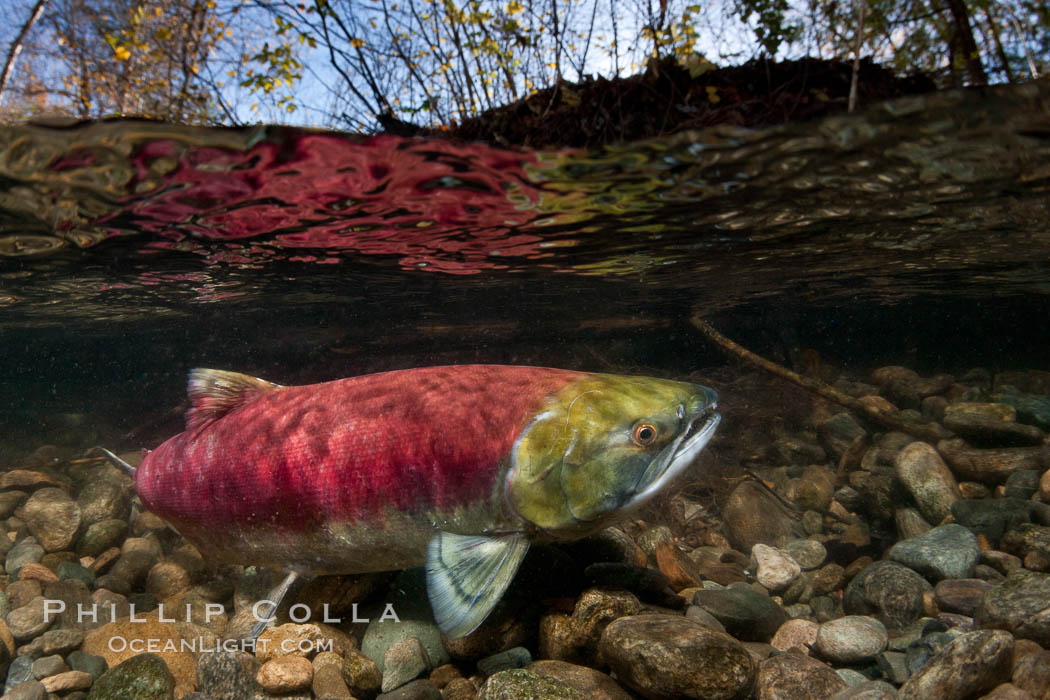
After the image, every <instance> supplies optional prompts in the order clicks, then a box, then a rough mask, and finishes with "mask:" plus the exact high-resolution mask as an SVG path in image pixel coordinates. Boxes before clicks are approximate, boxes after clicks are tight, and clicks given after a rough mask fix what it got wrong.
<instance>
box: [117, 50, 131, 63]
mask: <svg viewBox="0 0 1050 700" xmlns="http://www.w3.org/2000/svg"><path fill="white" fill-rule="evenodd" d="M113 55H114V56H116V57H117V60H118V61H126V60H128V59H129V58H131V52H130V51H128V50H127V48H125V47H123V46H118V47H116V48H114V49H113Z"/></svg>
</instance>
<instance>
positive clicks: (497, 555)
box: [426, 531, 529, 639]
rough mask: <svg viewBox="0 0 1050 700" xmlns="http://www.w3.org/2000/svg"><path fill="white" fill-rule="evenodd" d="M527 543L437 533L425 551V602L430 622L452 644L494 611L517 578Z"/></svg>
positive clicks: (517, 538) (504, 537)
mask: <svg viewBox="0 0 1050 700" xmlns="http://www.w3.org/2000/svg"><path fill="white" fill-rule="evenodd" d="M528 551H529V542H528V540H527V539H525V537H524V536H523V535H520V534H510V535H501V536H495V537H485V536H480V535H455V534H452V533H449V532H443V531H442V532H439V533H438V534H437V535H436V536H435V537H434V539H432V540H430V544H429V545H428V546H427V565H426V568H427V597H428V598H430V606H431V607H432V608H433V610H434V621H435V622H436V623H437V625H438V627H439V628H440V629H441V631H442V632H443V633H444V634H445V635H446V636H448V637H450V638H452V639H458V638H460V637H465V636H467V635H468V634H470V633H471V632H473V631H474V630H475V629H476V628H477V626H478V625H480V624H481V623H482V622H483V621H484V620H485V618H486V617H488V614H489V613H490V612H492V608H494V607H495V606H496V603H498V602H499V600H500V598H501V597H503V593H504V592H505V591H506V590H507V586H509V585H510V582H511V580H513V578H514V574H515V573H517V571H518V567H519V566H520V565H521V561H522V559H524V558H525V553H526V552H528Z"/></svg>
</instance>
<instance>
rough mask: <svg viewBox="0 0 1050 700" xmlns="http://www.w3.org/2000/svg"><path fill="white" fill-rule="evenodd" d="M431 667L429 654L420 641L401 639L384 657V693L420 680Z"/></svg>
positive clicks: (409, 638)
mask: <svg viewBox="0 0 1050 700" xmlns="http://www.w3.org/2000/svg"><path fill="white" fill-rule="evenodd" d="M429 667H430V664H429V662H428V659H427V652H426V651H425V650H424V649H423V645H422V644H420V643H419V640H418V639H416V638H415V637H408V638H406V639H399V640H398V641H397V642H395V643H394V644H393V645H391V646H390V648H389V649H387V650H386V653H385V654H384V655H383V685H382V690H383V692H384V693H388V692H390V691H391V690H394V689H395V688H400V687H401V686H403V685H404V684H405V683H408V682H409V681H412V680H415V679H416V678H419V676H420V675H422V674H423V672H424V671H426V670H427V669H428V668H429Z"/></svg>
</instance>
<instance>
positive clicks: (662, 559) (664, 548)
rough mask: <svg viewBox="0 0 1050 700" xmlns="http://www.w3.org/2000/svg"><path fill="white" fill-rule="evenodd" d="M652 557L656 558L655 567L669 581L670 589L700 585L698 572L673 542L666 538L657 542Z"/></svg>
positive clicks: (676, 589)
mask: <svg viewBox="0 0 1050 700" xmlns="http://www.w3.org/2000/svg"><path fill="white" fill-rule="evenodd" d="M653 558H654V559H655V560H656V566H657V568H658V569H660V571H661V572H663V574H664V575H665V576H667V579H668V581H670V584H671V590H673V591H680V590H682V589H683V588H689V587H690V586H698V585H700V572H699V571H697V570H696V567H695V566H694V565H693V562H691V561H690V560H689V559H688V558H687V557H685V555H683V554H682V553H681V552H680V551H679V550H678V548H677V547H676V546H675V545H674V543H673V542H670V541H667V540H661V541H660V542H658V543H657V545H656V547H655V549H654V551H653Z"/></svg>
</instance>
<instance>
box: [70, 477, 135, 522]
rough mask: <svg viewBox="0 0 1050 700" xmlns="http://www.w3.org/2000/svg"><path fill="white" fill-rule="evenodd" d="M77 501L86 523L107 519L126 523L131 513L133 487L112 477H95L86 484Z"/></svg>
mask: <svg viewBox="0 0 1050 700" xmlns="http://www.w3.org/2000/svg"><path fill="white" fill-rule="evenodd" d="M77 503H78V504H79V505H80V512H81V519H82V520H83V522H84V524H85V525H92V524H94V523H97V522H101V521H103V520H107V519H113V520H121V521H124V522H125V523H126V522H127V519H128V516H129V515H131V489H130V488H129V487H127V486H125V485H124V484H121V483H118V482H116V481H113V480H110V479H94V480H91V481H89V482H87V483H86V484H84V487H83V488H82V489H81V490H80V493H79V494H78V495H77Z"/></svg>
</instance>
